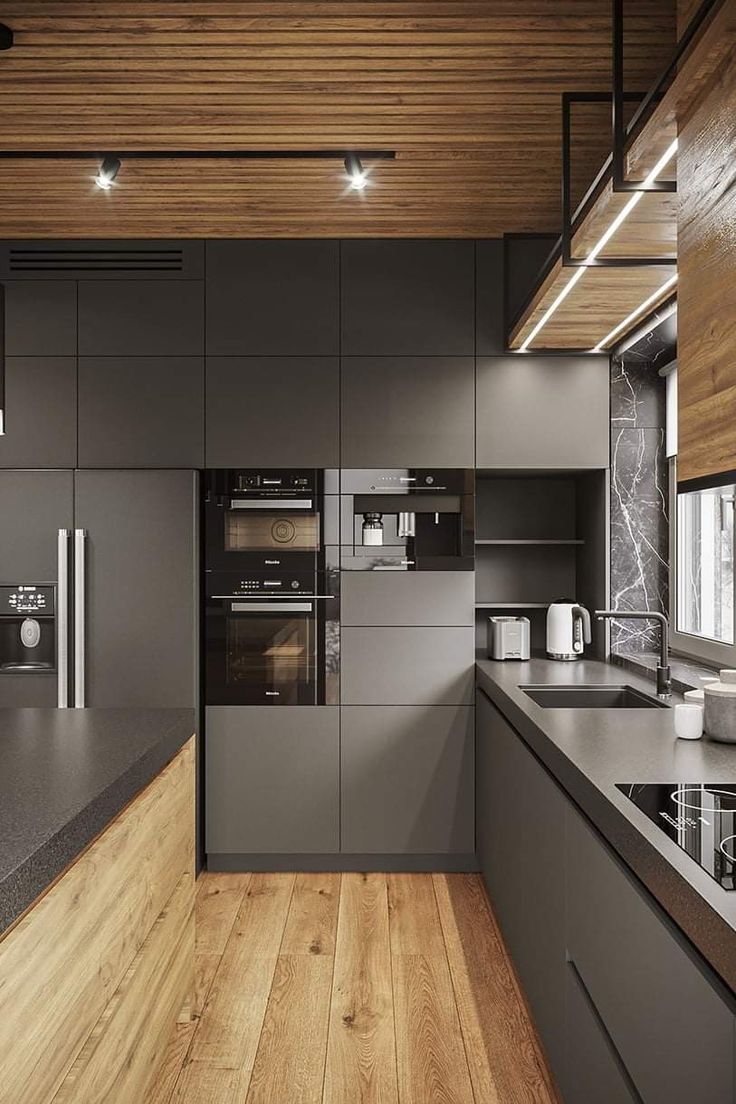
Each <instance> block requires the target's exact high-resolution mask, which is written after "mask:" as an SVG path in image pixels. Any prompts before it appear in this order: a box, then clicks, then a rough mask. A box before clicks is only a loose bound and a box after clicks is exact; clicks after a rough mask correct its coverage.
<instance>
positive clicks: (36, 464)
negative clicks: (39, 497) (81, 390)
mask: <svg viewBox="0 0 736 1104" xmlns="http://www.w3.org/2000/svg"><path fill="white" fill-rule="evenodd" d="M33 286H35V285H33ZM45 286H49V285H45ZM5 410H6V420H5V435H4V436H0V467H3V468H73V467H76V464H77V362H76V359H75V358H74V357H73V356H71V357H67V356H64V357H62V356H21V357H16V356H9V357H8V358H7V360H6V361H5Z"/></svg>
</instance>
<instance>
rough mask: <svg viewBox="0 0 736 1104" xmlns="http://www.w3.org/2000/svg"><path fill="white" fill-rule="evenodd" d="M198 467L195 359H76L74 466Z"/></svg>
mask: <svg viewBox="0 0 736 1104" xmlns="http://www.w3.org/2000/svg"><path fill="white" fill-rule="evenodd" d="M203 464H204V363H203V358H202V357H80V359H79V467H80V468H199V467H202V466H203Z"/></svg>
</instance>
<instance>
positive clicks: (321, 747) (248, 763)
mask: <svg viewBox="0 0 736 1104" xmlns="http://www.w3.org/2000/svg"><path fill="white" fill-rule="evenodd" d="M339 713H340V711H339V709H336V708H334V707H330V706H321V707H314V706H293V707H284V708H282V709H279V708H278V707H274V706H247V707H242V706H210V707H208V709H207V711H206V718H205V721H206V737H205V748H206V760H207V768H206V772H205V777H206V789H207V797H206V806H205V807H206V818H207V829H206V848H207V852H208V853H209V854H210V855H213V854H219V855H223V854H230V855H233V854H235V855H254V854H265V853H274V854H286V855H290V854H297V853H300V854H331V853H336V852H337V851H338V850H339V847H340V841H339V798H338V794H339V784H340V777H339V774H340V768H339V762H340V716H339Z"/></svg>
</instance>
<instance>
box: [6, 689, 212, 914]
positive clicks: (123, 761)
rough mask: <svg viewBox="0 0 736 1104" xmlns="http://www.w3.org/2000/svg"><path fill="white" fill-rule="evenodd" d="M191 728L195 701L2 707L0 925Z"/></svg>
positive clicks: (45, 884) (99, 826)
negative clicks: (181, 705)
mask: <svg viewBox="0 0 736 1104" xmlns="http://www.w3.org/2000/svg"><path fill="white" fill-rule="evenodd" d="M194 730H195V717H194V710H193V709H0V932H3V931H5V929H6V928H8V927H9V926H10V925H11V924H12V923H13V921H14V920H16V919H17V918H18V917H19V916H20V915H21V913H23V912H24V911H25V909H26V908H28V906H29V905H31V904H32V903H33V902H34V901H35V900H36V898H37V897H39V896H40V894H42V893H43V892H44V890H45V889H47V888H48V886H49V885H50V884H51V882H52V881H53V880H54V878H56V877H57V875H58V874H60V873H61V872H62V871H63V870H64V869H65V868H66V867H67V866H68V865H69V864H70V863H71V862H73V861H74V859H75V858H76V857H77V856H78V855H79V854H80V853H81V852H82V851H83V850H84V848H85V847H86V846H87V845H88V844H89V843H90V842H91V841H92V840H93V839H94V838H95V836H97V835H98V834H99V833H100V832H101V831H103V829H104V828H105V827H106V826H107V825H108V824H109V823H110V821H111V820H112V819H113V818H114V817H115V816H116V815H117V814H118V813H119V812H120V811H121V809H122V808H123V807H124V806H125V805H126V804H127V803H128V802H129V801H130V800H131V798H133V797H135V795H136V794H137V793H138V792H139V791H140V790H142V789H143V788H144V787H145V786H147V785H148V783H149V782H150V781H152V779H153V778H155V777H156V775H157V774H159V772H160V771H161V770H162V769H163V768H164V767H165V766H166V764H167V763H168V762H169V761H170V760H171V759H173V758H174V756H175V755H176V753H177V752H178V751H179V749H180V748H181V747H183V745H184V744H185V743H186V742H187V740H188V739H189V738H190V737H191V736H192V734H193V733H194Z"/></svg>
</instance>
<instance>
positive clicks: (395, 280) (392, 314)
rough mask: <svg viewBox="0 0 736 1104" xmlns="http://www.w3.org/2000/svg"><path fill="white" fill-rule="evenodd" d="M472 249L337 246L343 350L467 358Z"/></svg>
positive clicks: (454, 245) (461, 244) (428, 244)
mask: <svg viewBox="0 0 736 1104" xmlns="http://www.w3.org/2000/svg"><path fill="white" fill-rule="evenodd" d="M474 250H475V246H474V243H473V242H472V241H345V242H343V243H342V266H341V274H342V351H343V353H345V354H347V355H351V356H352V355H366V356H383V355H389V356H391V355H396V354H406V355H417V354H422V355H429V356H433V355H436V354H455V355H463V354H465V355H468V356H472V355H473V354H474V352H475V335H474V325H475V305H474V293H475V292H474V287H475V276H474ZM389 462H390V463H392V462H393V461H389Z"/></svg>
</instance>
